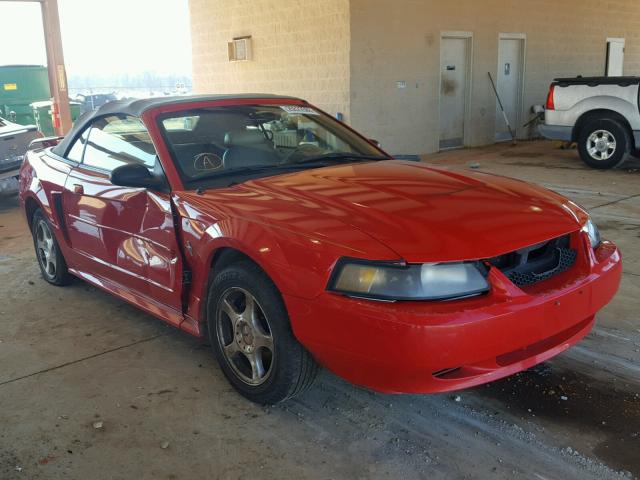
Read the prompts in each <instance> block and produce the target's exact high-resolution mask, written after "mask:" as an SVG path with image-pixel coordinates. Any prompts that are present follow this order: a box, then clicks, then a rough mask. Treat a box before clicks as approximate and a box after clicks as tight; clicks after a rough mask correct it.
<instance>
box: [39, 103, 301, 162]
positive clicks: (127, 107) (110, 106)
mask: <svg viewBox="0 0 640 480" xmlns="http://www.w3.org/2000/svg"><path fill="white" fill-rule="evenodd" d="M261 98H269V99H272V98H282V99H289V100H299V99H298V98H296V97H288V96H285V95H271V94H266V93H246V94H232V95H182V96H167V97H154V98H142V99H138V98H135V99H128V100H116V101H113V102H109V103H105V104H104V105H102V106H101V107H100V108H98V109H96V110H92V111H89V112H86V113H84V114H83V115H81V116H80V117H79V118H78V119H77V120H76V122H75V123H74V125H73V128H72V129H71V130H70V131H69V133H67V134H66V135H65V137H64V139H62V141H61V142H60V143H59V144H58V145H56V146H55V147H53V148H52V149H51V151H52V152H53V153H55V154H56V155H60V156H64V154H65V152H66V151H67V149H68V148H69V146H70V144H71V143H72V142H73V140H74V139H75V138H76V135H77V134H78V133H79V132H81V131H82V130H84V129H85V127H86V125H87V124H88V123H90V122H91V121H92V120H94V119H95V118H99V117H104V116H106V115H114V114H124V115H132V116H134V117H139V116H140V115H142V114H143V113H144V112H146V111H147V110H151V109H152V108H157V107H162V106H165V105H175V104H180V103H193V102H207V101H216V100H241V99H242V100H244V99H256V100H257V99H261Z"/></svg>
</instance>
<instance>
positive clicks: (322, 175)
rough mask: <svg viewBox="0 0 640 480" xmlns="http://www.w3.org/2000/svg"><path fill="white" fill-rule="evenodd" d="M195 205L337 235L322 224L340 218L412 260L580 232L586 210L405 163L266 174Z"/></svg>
mask: <svg viewBox="0 0 640 480" xmlns="http://www.w3.org/2000/svg"><path fill="white" fill-rule="evenodd" d="M221 196H222V197H224V198H220V197H221ZM199 203H209V205H210V206H211V208H215V209H216V210H219V209H220V208H221V207H222V206H223V205H224V209H225V210H226V211H227V212H226V213H227V214H234V215H239V216H242V217H244V218H248V219H253V220H256V221H262V222H266V223H269V224H270V225H274V226H278V225H280V226H282V227H284V228H287V229H289V230H295V231H299V232H301V233H304V234H308V235H317V236H320V237H325V238H327V239H331V240H332V241H334V242H338V243H339V242H340V241H341V240H342V239H340V238H332V232H331V231H324V230H323V224H325V223H326V222H325V221H326V220H327V219H331V220H339V221H340V222H341V223H342V224H345V225H348V226H350V227H352V228H354V229H358V230H359V231H361V232H363V233H365V234H368V235H369V236H370V237H373V239H376V240H378V241H379V242H381V243H383V244H384V245H385V246H386V247H387V248H389V249H391V250H393V251H394V252H396V254H397V255H398V257H399V258H402V259H404V260H406V261H408V262H444V261H461V260H475V259H483V258H491V257H494V256H497V255H501V254H503V253H507V252H510V251H513V250H517V249H519V248H523V247H525V246H529V245H534V244H537V243H540V242H544V241H546V240H549V239H551V238H555V237H558V236H561V235H565V234H567V233H570V232H573V231H576V230H578V229H579V228H580V226H581V225H582V223H584V222H585V221H586V218H587V216H586V213H585V212H584V211H583V210H582V209H580V208H579V207H578V206H576V205H575V204H573V203H572V202H570V201H569V200H567V199H566V198H564V197H562V196H560V195H558V194H556V193H553V192H551V191H549V190H545V189H543V188H541V187H537V186H534V185H531V184H527V183H525V182H521V181H518V180H513V179H508V178H505V177H500V176H496V175H490V174H485V173H481V172H474V171H463V170H460V171H455V170H448V169H442V168H433V167H430V166H428V165H427V164H423V163H416V162H403V161H382V162H372V163H364V164H352V165H343V166H336V167H325V168H320V169H312V170H306V171H303V172H297V173H293V174H286V175H279V176H273V177H266V178H262V179H259V180H252V181H248V182H245V183H243V184H241V185H238V186H236V187H233V188H230V189H225V190H224V193H223V192H221V191H220V190H212V191H210V193H206V194H205V195H204V196H202V197H201V199H200V201H199ZM333 224H335V222H332V225H333Z"/></svg>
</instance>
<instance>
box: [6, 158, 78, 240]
mask: <svg viewBox="0 0 640 480" xmlns="http://www.w3.org/2000/svg"><path fill="white" fill-rule="evenodd" d="M70 170H71V166H70V165H69V164H67V163H66V162H62V161H60V160H58V159H56V158H54V157H51V156H49V155H47V154H46V153H45V152H43V151H41V150H40V151H38V150H36V151H30V152H27V158H26V159H25V162H23V166H22V168H21V169H20V177H19V183H20V204H21V205H22V208H23V211H24V214H25V217H26V220H27V223H28V224H29V223H30V219H31V217H30V216H31V215H32V213H33V211H34V208H32V207H30V205H34V204H33V203H30V202H35V205H37V207H38V208H40V209H42V211H43V212H44V214H45V216H46V217H47V219H48V220H49V222H50V223H51V225H52V227H53V233H54V235H55V236H56V240H57V241H58V244H59V245H60V246H61V249H62V250H63V253H65V252H66V250H67V249H69V248H70V247H71V246H70V244H69V241H68V238H67V235H66V232H65V229H64V216H63V211H62V191H61V185H62V186H64V184H65V180H66V177H67V175H68V173H69V171H70ZM41 178H47V179H52V181H46V182H43V181H41V180H40V179H41ZM59 182H61V183H59ZM28 226H29V228H31V225H30V224H29V225H28Z"/></svg>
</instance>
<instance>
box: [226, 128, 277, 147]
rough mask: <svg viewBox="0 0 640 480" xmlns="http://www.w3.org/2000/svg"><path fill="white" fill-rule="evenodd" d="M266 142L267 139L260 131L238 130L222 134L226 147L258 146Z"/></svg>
mask: <svg viewBox="0 0 640 480" xmlns="http://www.w3.org/2000/svg"><path fill="white" fill-rule="evenodd" d="M266 141H267V139H266V138H265V136H264V134H263V133H262V132H261V131H260V130H239V131H236V132H227V133H225V134H224V144H225V146H226V147H247V146H249V145H259V144H261V143H265V142H266Z"/></svg>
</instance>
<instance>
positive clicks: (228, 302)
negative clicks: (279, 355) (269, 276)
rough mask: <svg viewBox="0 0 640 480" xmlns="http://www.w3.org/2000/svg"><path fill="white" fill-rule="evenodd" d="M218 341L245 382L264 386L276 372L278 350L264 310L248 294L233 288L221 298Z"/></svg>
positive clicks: (236, 373) (217, 327)
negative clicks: (275, 359) (276, 350)
mask: <svg viewBox="0 0 640 480" xmlns="http://www.w3.org/2000/svg"><path fill="white" fill-rule="evenodd" d="M216 320H217V321H216V330H217V332H216V333H217V339H218V342H219V344H220V348H221V350H222V352H223V355H224V357H225V360H226V361H227V363H228V364H229V366H230V367H231V369H232V370H233V372H234V373H235V375H236V376H237V377H238V378H239V379H240V380H241V381H242V382H244V383H246V384H248V385H251V386H258V385H262V384H263V383H264V382H266V381H267V379H268V378H269V376H270V374H271V371H272V370H273V363H274V358H275V349H274V344H273V336H272V333H271V332H272V330H271V327H270V325H269V320H268V319H267V317H266V315H265V313H264V310H263V309H262V307H261V306H260V305H259V303H258V301H257V300H256V298H255V297H254V296H253V295H252V294H251V293H249V292H248V291H246V290H244V289H242V288H238V287H232V288H229V289H227V290H225V292H224V293H223V294H222V295H221V296H220V299H219V301H218V308H217V319H216Z"/></svg>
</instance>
